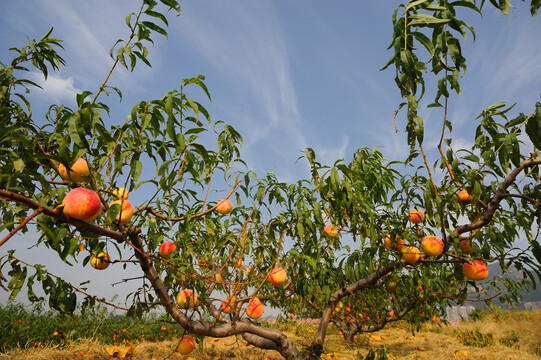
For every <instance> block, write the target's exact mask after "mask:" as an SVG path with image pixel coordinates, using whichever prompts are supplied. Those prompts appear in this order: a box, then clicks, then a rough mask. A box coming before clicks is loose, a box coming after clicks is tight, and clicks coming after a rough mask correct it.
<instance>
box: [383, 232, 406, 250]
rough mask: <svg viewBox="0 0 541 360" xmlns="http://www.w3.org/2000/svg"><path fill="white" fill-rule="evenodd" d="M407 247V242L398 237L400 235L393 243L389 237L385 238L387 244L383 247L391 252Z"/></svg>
mask: <svg viewBox="0 0 541 360" xmlns="http://www.w3.org/2000/svg"><path fill="white" fill-rule="evenodd" d="M404 245H406V240H404V239H400V238H399V237H398V235H396V237H395V241H391V238H390V237H389V236H387V237H386V238H385V243H384V244H383V246H384V247H385V249H387V250H391V249H393V250H394V249H396V250H400V249H402V247H403V246H404Z"/></svg>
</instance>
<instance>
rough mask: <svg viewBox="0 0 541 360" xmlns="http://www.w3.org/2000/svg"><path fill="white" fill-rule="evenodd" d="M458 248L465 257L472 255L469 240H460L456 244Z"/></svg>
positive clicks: (471, 245) (471, 243) (471, 246)
mask: <svg viewBox="0 0 541 360" xmlns="http://www.w3.org/2000/svg"><path fill="white" fill-rule="evenodd" d="M458 248H459V249H460V250H462V252H463V253H464V254H466V255H471V254H472V253H473V242H472V241H471V240H468V239H465V240H461V241H460V243H459V244H458Z"/></svg>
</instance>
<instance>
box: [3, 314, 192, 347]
mask: <svg viewBox="0 0 541 360" xmlns="http://www.w3.org/2000/svg"><path fill="white" fill-rule="evenodd" d="M0 333H2V336H0V352H6V351H9V350H13V349H26V348H31V347H42V346H55V347H63V346H64V345H66V344H67V343H70V342H74V341H76V340H78V339H82V338H85V339H91V340H94V341H98V342H100V343H102V344H119V345H120V344H123V343H135V342H138V341H142V340H148V341H155V342H159V341H162V340H171V339H178V337H179V336H180V335H181V334H182V333H183V330H182V328H181V327H180V326H179V325H177V324H171V323H169V322H166V321H164V320H163V319H160V318H159V317H145V318H143V319H140V318H134V317H127V316H115V315H114V314H112V313H108V312H106V311H103V310H102V311H99V310H98V311H95V312H93V313H87V314H82V315H81V314H80V315H65V314H59V313H56V312H47V311H43V310H42V309H41V307H34V308H27V307H24V306H22V305H18V304H8V305H6V306H1V307H0Z"/></svg>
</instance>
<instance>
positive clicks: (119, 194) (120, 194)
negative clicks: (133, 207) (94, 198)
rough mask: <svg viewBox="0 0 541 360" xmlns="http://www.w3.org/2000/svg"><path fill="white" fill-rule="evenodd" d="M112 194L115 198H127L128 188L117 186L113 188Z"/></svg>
mask: <svg viewBox="0 0 541 360" xmlns="http://www.w3.org/2000/svg"><path fill="white" fill-rule="evenodd" d="M112 195H113V197H114V198H115V199H117V200H122V199H124V200H127V199H128V195H129V193H128V190H126V189H124V188H117V189H114V190H113V193H112Z"/></svg>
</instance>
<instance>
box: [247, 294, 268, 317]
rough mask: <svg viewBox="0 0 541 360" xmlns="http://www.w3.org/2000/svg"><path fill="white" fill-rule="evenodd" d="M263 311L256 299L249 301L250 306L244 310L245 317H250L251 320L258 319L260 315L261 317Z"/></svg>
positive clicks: (261, 305) (263, 308)
mask: <svg viewBox="0 0 541 360" xmlns="http://www.w3.org/2000/svg"><path fill="white" fill-rule="evenodd" d="M264 311H265V307H264V306H263V304H262V303H261V301H259V299H258V298H253V299H252V301H250V304H249V305H248V307H247V308H246V315H248V317H250V318H251V319H259V318H260V317H261V315H263V312H264Z"/></svg>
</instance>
